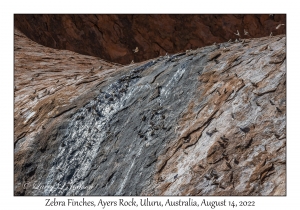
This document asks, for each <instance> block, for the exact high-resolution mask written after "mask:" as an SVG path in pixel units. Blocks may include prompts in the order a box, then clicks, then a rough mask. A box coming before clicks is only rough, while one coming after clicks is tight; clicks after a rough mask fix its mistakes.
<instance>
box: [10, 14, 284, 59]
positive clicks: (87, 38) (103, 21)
mask: <svg viewBox="0 0 300 210" xmlns="http://www.w3.org/2000/svg"><path fill="white" fill-rule="evenodd" d="M14 17H15V26H16V27H17V28H18V29H19V30H21V31H22V32H23V33H24V34H26V35H27V36H28V37H29V38H31V39H32V40H34V41H36V42H38V43H40V44H43V45H45V46H48V47H52V48H57V49H67V50H72V51H75V52H78V53H82V54H86V55H93V56H98V57H101V58H104V59H106V60H110V61H113V62H117V63H122V64H128V63H130V62H131V61H132V60H134V61H135V62H140V61H144V60H148V59H151V58H155V57H158V56H160V55H165V54H166V53H178V52H182V51H185V50H189V49H196V48H198V47H203V46H207V45H211V44H213V43H214V42H216V43H221V42H225V41H228V40H229V39H232V40H233V41H234V40H235V39H236V38H257V37H263V36H269V35H270V33H271V32H272V33H273V35H279V34H285V33H286V27H285V25H283V26H280V27H279V28H278V29H276V27H277V26H278V25H279V24H285V22H286V15H285V14H274V15H268V14H263V15H258V14H257V15H251V14H248V15H237V14H236V15H213V14H206V15H171V14H169V15H156V14H155V15H99V14H98V15H71V14H68V15H29V14H26V15H15V16H14ZM244 29H245V30H246V31H248V32H249V35H244ZM237 30H239V32H240V35H241V37H239V36H237V35H235V34H234V33H237ZM136 47H138V48H139V52H137V53H134V52H133V49H135V48H136Z"/></svg>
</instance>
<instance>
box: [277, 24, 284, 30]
mask: <svg viewBox="0 0 300 210" xmlns="http://www.w3.org/2000/svg"><path fill="white" fill-rule="evenodd" d="M280 26H284V24H279V25H278V26H277V27H276V29H279V28H280Z"/></svg>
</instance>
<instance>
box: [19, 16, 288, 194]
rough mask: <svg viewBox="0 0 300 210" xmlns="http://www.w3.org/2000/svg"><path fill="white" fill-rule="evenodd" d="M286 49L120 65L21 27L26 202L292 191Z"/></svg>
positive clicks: (268, 42)
mask: <svg viewBox="0 0 300 210" xmlns="http://www.w3.org/2000/svg"><path fill="white" fill-rule="evenodd" d="M275 17H276V16H275ZM46 22H47V21H46ZM48 27H49V26H48ZM250 33H251V32H250ZM285 50H286V37H285V36H284V35H277V36H273V37H263V38H256V39H244V40H243V41H242V42H230V43H228V42H226V43H221V44H216V45H210V46H207V47H203V48H199V49H197V50H191V51H187V52H184V53H177V54H173V55H166V56H160V57H158V58H155V59H152V60H148V61H145V62H143V63H138V64H132V65H128V66H121V65H117V64H113V63H109V62H106V61H104V60H101V59H99V58H93V57H90V56H84V55H79V54H76V53H73V52H70V51H65V50H54V49H49V48H45V47H42V46H40V45H37V44H35V43H33V42H32V41H29V40H28V39H27V38H26V37H24V35H22V34H21V33H19V32H18V31H16V32H15V116H14V117H15V154H14V158H15V166H14V173H15V174H14V181H15V195H285V194H286V192H285V189H286V163H285V160H286V156H285V154H286V153H285V149H286V69H285V68H286V52H285ZM100 65H101V66H103V68H102V69H99V68H98V67H99V66H100Z"/></svg>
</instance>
